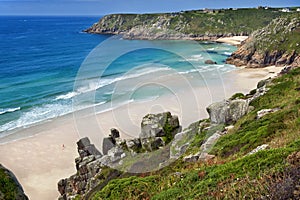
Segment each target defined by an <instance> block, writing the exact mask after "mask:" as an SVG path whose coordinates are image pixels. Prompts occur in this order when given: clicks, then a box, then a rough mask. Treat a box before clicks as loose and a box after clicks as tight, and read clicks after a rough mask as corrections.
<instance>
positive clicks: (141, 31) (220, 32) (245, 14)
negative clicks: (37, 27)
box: [85, 9, 288, 40]
mask: <svg viewBox="0 0 300 200" xmlns="http://www.w3.org/2000/svg"><path fill="white" fill-rule="evenodd" d="M278 10H279V9H267V10H265V9H238V10H233V9H226V10H225V9H223V10H208V9H206V10H194V11H185V12H177V13H164V14H112V15H107V16H104V17H103V18H102V19H101V20H100V21H99V22H98V23H95V24H94V25H93V26H92V27H90V28H88V29H87V30H85V31H86V32H88V33H97V34H122V35H123V37H124V38H126V39H150V40H152V39H193V40H210V39H216V38H219V37H224V36H235V35H250V34H251V33H252V32H253V31H254V30H256V29H258V28H262V27H264V26H266V25H267V24H268V23H270V21H272V19H274V18H276V17H279V16H281V15H288V14H287V13H283V12H280V11H278ZM249 19H251V20H249Z"/></svg>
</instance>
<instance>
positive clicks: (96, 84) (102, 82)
mask: <svg viewBox="0 0 300 200" xmlns="http://www.w3.org/2000/svg"><path fill="white" fill-rule="evenodd" d="M169 69H170V68H168V67H164V68H153V67H151V68H150V67H149V68H142V69H138V70H137V73H130V74H124V75H123V76H120V77H117V78H115V79H109V78H102V79H99V80H98V79H97V80H93V81H90V82H88V83H87V84H86V86H82V87H79V88H78V89H77V90H76V91H72V92H69V93H67V94H63V95H59V96H57V97H56V98H55V100H62V99H65V100H66V99H71V98H73V97H75V96H77V95H80V94H84V93H88V92H92V91H95V90H98V89H100V88H102V87H105V86H107V85H110V84H113V83H116V82H118V81H122V80H126V79H132V78H137V77H140V76H144V75H147V74H151V73H155V72H159V71H165V70H169Z"/></svg>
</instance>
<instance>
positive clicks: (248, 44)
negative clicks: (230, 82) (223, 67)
mask: <svg viewBox="0 0 300 200" xmlns="http://www.w3.org/2000/svg"><path fill="white" fill-rule="evenodd" d="M299 39H300V16H299V14H295V15H292V16H289V17H279V18H276V19H274V20H273V21H272V22H271V23H270V24H268V25H267V26H266V27H264V28H261V29H258V30H256V31H254V32H253V33H252V34H251V35H250V37H249V38H248V39H247V40H246V41H244V42H243V44H242V45H241V46H240V47H239V48H238V50H237V51H236V52H234V53H233V54H232V55H231V56H230V57H229V58H228V59H227V60H226V63H228V64H233V65H236V66H247V67H250V68H258V67H266V66H270V65H275V66H285V65H290V66H299V65H300V55H299V52H300V40H299Z"/></svg>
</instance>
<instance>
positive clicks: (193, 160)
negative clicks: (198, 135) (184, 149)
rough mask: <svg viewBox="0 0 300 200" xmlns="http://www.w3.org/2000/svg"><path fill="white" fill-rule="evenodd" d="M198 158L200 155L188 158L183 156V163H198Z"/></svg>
mask: <svg viewBox="0 0 300 200" xmlns="http://www.w3.org/2000/svg"><path fill="white" fill-rule="evenodd" d="M199 156H200V155H198V154H195V155H192V154H191V155H188V156H185V157H184V158H183V161H184V162H197V161H198V159H199Z"/></svg>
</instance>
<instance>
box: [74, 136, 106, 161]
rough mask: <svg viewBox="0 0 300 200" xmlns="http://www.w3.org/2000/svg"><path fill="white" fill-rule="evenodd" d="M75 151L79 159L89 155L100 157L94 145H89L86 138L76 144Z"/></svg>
mask: <svg viewBox="0 0 300 200" xmlns="http://www.w3.org/2000/svg"><path fill="white" fill-rule="evenodd" d="M77 149H78V153H79V155H80V157H81V158H84V157H86V156H90V155H94V156H102V154H101V153H100V152H99V151H98V149H96V147H95V145H94V144H91V142H90V140H89V139H88V138H87V137H85V138H82V139H80V140H79V141H78V142H77Z"/></svg>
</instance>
